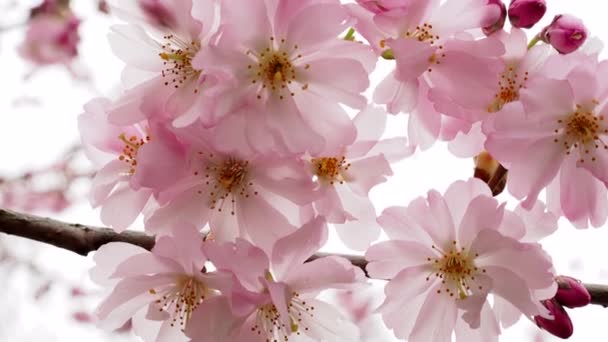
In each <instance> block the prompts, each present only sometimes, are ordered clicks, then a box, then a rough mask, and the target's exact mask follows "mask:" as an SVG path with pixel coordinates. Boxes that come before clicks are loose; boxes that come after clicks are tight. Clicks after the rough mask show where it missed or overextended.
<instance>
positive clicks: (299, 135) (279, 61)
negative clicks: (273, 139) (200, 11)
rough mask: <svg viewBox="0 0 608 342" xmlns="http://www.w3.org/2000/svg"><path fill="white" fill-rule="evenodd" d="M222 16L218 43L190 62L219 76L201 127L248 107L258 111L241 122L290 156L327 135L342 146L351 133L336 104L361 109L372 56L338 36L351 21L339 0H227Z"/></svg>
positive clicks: (309, 148) (317, 147) (313, 146)
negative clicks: (265, 134) (258, 130)
mask: <svg viewBox="0 0 608 342" xmlns="http://www.w3.org/2000/svg"><path fill="white" fill-rule="evenodd" d="M221 16H222V23H224V25H222V26H221V27H222V28H221V38H220V39H219V41H218V43H217V44H216V45H213V46H210V47H209V48H208V49H202V50H201V51H200V52H199V53H198V54H197V56H196V57H195V59H194V60H193V62H192V63H193V64H192V65H193V66H194V67H195V68H200V69H205V70H209V72H211V73H214V74H220V75H222V76H220V77H222V79H223V82H222V84H220V85H218V87H216V88H218V89H219V90H218V91H219V92H220V95H219V96H218V98H217V99H218V101H217V103H215V105H214V108H213V110H209V111H206V112H204V113H203V116H202V117H201V120H202V121H203V122H204V123H205V124H206V125H208V126H210V125H214V124H216V123H217V122H218V121H219V120H221V119H222V118H223V117H225V116H226V115H228V114H231V113H232V112H234V111H235V110H237V109H239V108H242V107H243V106H251V107H255V108H257V109H258V110H257V111H254V112H252V115H248V116H247V117H246V118H247V120H248V121H249V122H251V124H252V125H253V127H263V128H264V129H265V130H266V131H269V132H270V134H272V135H275V136H277V138H278V140H279V142H280V143H281V144H282V145H283V146H284V148H285V150H286V151H288V152H291V153H299V152H305V151H312V152H318V151H319V150H321V149H322V148H323V147H324V145H326V144H327V142H326V140H327V139H330V137H331V136H335V137H339V138H340V140H339V142H340V144H345V143H348V141H349V140H350V139H352V138H353V136H354V135H355V128H354V125H353V124H352V122H351V120H350V119H349V117H348V115H347V113H346V112H345V110H344V109H343V108H342V107H341V106H340V105H339V103H342V104H344V105H347V106H349V107H352V108H356V109H361V108H363V107H365V105H366V102H367V101H366V99H365V98H364V97H363V95H362V94H361V93H362V92H363V91H364V90H366V89H367V87H368V86H369V80H368V73H370V72H371V70H372V69H373V68H374V65H375V61H376V59H375V57H374V55H373V53H372V51H371V49H370V48H369V47H368V46H365V45H363V44H358V43H356V42H352V41H348V40H344V39H341V38H340V37H339V36H338V35H339V34H340V33H342V32H343V31H346V29H347V28H348V24H349V23H350V22H351V18H350V17H349V15H348V13H347V11H346V10H345V8H344V7H343V6H342V5H341V4H340V2H339V1H338V0H330V1H321V0H306V1H299V2H293V1H279V2H275V1H270V0H264V1H257V2H252V1H246V0H241V1H225V2H222V3H221ZM310 22H316V23H319V25H313V26H311V25H310V24H309V23H310ZM260 121H261V122H262V124H261V125H260V124H259V122H260ZM331 142H332V143H333V142H334V141H333V140H332V141H331Z"/></svg>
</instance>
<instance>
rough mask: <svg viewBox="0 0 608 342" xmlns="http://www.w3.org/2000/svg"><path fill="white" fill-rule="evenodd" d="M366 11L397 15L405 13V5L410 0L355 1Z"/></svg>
mask: <svg viewBox="0 0 608 342" xmlns="http://www.w3.org/2000/svg"><path fill="white" fill-rule="evenodd" d="M356 1H357V3H358V4H359V5H360V6H361V7H363V8H365V9H366V10H368V11H370V12H372V13H374V14H388V15H391V14H398V13H402V14H403V13H405V10H406V9H407V4H409V3H410V2H411V0H356Z"/></svg>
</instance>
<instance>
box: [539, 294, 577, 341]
mask: <svg viewBox="0 0 608 342" xmlns="http://www.w3.org/2000/svg"><path fill="white" fill-rule="evenodd" d="M542 303H543V305H544V306H545V307H546V308H547V309H549V311H550V312H551V314H552V315H553V319H546V318H544V317H541V316H534V321H535V322H536V325H538V327H539V328H541V329H544V330H546V331H548V332H549V333H551V334H553V335H555V336H557V337H560V338H568V337H570V336H572V332H573V331H574V327H573V326H572V321H571V320H570V316H568V313H567V312H566V310H564V307H563V306H561V304H559V303H558V302H557V300H555V298H552V299H546V300H543V301H542Z"/></svg>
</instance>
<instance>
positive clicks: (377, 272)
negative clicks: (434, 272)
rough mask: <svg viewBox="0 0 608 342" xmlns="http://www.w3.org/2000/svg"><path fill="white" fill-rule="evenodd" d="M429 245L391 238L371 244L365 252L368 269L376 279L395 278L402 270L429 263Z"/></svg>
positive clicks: (430, 253)
mask: <svg viewBox="0 0 608 342" xmlns="http://www.w3.org/2000/svg"><path fill="white" fill-rule="evenodd" d="M433 255H434V254H433V252H432V250H430V247H429V246H424V245H422V244H420V243H418V242H414V241H402V240H391V241H384V242H380V243H378V244H375V245H373V246H371V247H370V248H369V249H368V250H367V252H365V259H366V260H367V261H368V264H367V267H366V270H367V272H368V273H369V275H370V276H371V277H373V278H375V279H391V278H394V277H395V276H396V275H397V274H398V273H399V272H401V270H403V269H405V268H410V267H414V266H419V265H426V264H428V261H427V258H428V257H431V256H433Z"/></svg>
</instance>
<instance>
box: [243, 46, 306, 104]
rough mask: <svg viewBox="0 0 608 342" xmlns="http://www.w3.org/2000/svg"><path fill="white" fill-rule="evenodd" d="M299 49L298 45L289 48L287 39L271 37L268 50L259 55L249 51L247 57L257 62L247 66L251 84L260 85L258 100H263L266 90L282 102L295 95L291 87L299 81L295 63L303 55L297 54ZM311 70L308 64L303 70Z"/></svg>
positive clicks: (304, 86)
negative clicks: (286, 97)
mask: <svg viewBox="0 0 608 342" xmlns="http://www.w3.org/2000/svg"><path fill="white" fill-rule="evenodd" d="M297 49H298V45H293V47H292V48H290V47H288V46H287V44H286V42H285V39H281V40H280V41H277V40H276V39H275V38H274V37H270V46H269V47H267V48H266V49H264V50H262V51H260V52H259V53H257V54H256V53H254V52H253V51H247V55H248V56H250V57H251V58H252V59H253V61H254V62H255V63H253V64H249V65H247V69H248V70H249V71H250V75H251V76H250V77H251V83H252V84H259V85H260V88H259V89H258V95H257V98H258V99H262V97H263V96H262V91H264V90H265V91H268V92H270V93H271V94H275V95H276V96H278V97H279V99H281V100H282V99H284V98H285V96H287V95H289V96H294V95H295V93H294V92H293V91H292V90H290V89H289V86H290V85H291V84H292V83H293V82H295V81H297V79H298V75H299V73H298V72H297V70H296V65H295V64H294V62H295V61H296V60H297V59H298V58H301V57H302V55H300V54H296V50H297ZM309 68H310V65H309V64H306V65H304V67H303V70H308V69H309ZM301 89H302V90H306V89H308V84H304V85H303V86H302V87H301Z"/></svg>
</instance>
